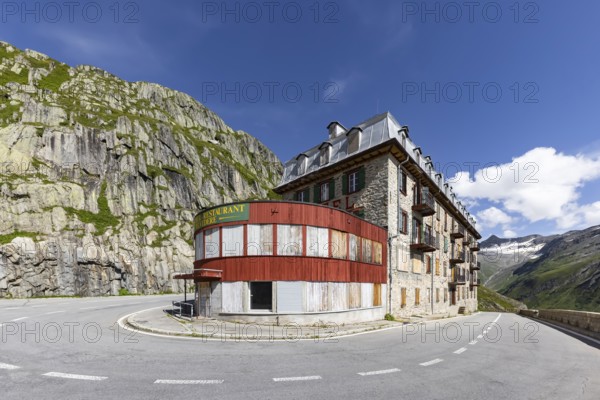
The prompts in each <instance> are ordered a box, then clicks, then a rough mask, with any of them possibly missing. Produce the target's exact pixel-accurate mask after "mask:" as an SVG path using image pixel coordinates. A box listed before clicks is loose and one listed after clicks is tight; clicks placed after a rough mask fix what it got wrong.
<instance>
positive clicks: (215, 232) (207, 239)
mask: <svg viewBox="0 0 600 400" xmlns="http://www.w3.org/2000/svg"><path fill="white" fill-rule="evenodd" d="M204 245H205V249H206V250H205V255H206V258H214V257H219V247H220V245H221V240H220V239H219V228H213V229H208V230H206V231H205V235H204Z"/></svg>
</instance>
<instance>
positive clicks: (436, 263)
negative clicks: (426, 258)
mask: <svg viewBox="0 0 600 400" xmlns="http://www.w3.org/2000/svg"><path fill="white" fill-rule="evenodd" d="M435 274H436V275H437V276H439V275H440V258H439V257H436V258H435Z"/></svg>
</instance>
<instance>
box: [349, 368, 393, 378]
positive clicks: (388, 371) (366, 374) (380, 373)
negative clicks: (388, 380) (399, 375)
mask: <svg viewBox="0 0 600 400" xmlns="http://www.w3.org/2000/svg"><path fill="white" fill-rule="evenodd" d="M394 372H400V370H399V369H398V368H392V369H382V370H380V371H369V372H359V373H358V375H360V376H370V375H382V374H391V373H394Z"/></svg>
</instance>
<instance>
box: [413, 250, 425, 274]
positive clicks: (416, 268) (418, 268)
mask: <svg viewBox="0 0 600 400" xmlns="http://www.w3.org/2000/svg"><path fill="white" fill-rule="evenodd" d="M412 264H413V265H412V267H413V268H412V272H414V273H415V274H420V273H421V272H422V271H423V259H422V255H419V254H415V255H414V256H413V257H412Z"/></svg>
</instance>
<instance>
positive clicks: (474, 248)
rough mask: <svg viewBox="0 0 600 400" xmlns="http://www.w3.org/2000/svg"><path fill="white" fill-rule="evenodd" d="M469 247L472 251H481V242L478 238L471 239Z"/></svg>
mask: <svg viewBox="0 0 600 400" xmlns="http://www.w3.org/2000/svg"><path fill="white" fill-rule="evenodd" d="M469 248H470V249H471V251H479V242H478V241H476V240H473V241H471V244H470V245H469Z"/></svg>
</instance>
